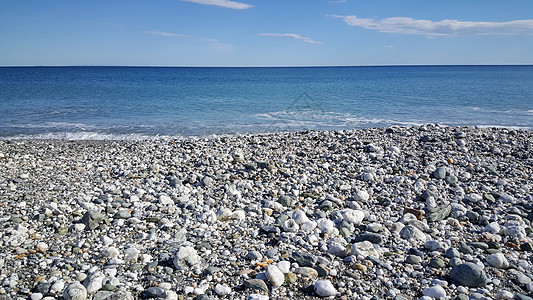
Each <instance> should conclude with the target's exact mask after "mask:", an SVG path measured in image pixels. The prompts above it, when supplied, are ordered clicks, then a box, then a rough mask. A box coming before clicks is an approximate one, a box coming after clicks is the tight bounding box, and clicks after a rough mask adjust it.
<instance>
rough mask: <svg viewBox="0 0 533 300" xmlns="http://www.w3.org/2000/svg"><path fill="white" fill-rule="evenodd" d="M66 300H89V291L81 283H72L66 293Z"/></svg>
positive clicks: (64, 296) (64, 292)
mask: <svg viewBox="0 0 533 300" xmlns="http://www.w3.org/2000/svg"><path fill="white" fill-rule="evenodd" d="M63 298H64V299H65V300H85V299H87V289H85V287H84V286H83V285H81V284H80V283H79V282H74V283H71V284H70V285H69V286H68V287H67V288H66V289H65V290H64V291H63Z"/></svg>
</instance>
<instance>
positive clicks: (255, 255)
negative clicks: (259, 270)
mask: <svg viewBox="0 0 533 300" xmlns="http://www.w3.org/2000/svg"><path fill="white" fill-rule="evenodd" d="M245 258H246V259H247V260H261V259H263V254H261V252H259V251H249V252H248V253H247V254H246V256H245Z"/></svg>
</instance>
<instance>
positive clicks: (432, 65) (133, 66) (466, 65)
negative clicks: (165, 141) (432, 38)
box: [0, 63, 533, 68]
mask: <svg viewBox="0 0 533 300" xmlns="http://www.w3.org/2000/svg"><path fill="white" fill-rule="evenodd" d="M439 66H442V67H445V66H448V67H453V66H458V67H459V66H464V67H468V66H471V67H483V66H495V67H496V66H502V67H505V66H533V63H529V64H368V65H366V64H363V65H274V66H268V65H255V66H254V65H250V66H240V65H228V66H216V65H205V66H203V65H197V66H187V65H0V68H48V67H50V68H69V67H108V68H109V67H118V68H120V67H124V68H343V67H345V68H353V67H439Z"/></svg>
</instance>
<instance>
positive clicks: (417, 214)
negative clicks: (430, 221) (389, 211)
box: [403, 207, 424, 220]
mask: <svg viewBox="0 0 533 300" xmlns="http://www.w3.org/2000/svg"><path fill="white" fill-rule="evenodd" d="M403 214H404V215H405V214H412V215H414V216H415V217H416V218H417V219H418V220H422V219H423V218H424V212H423V211H421V210H418V209H414V208H410V207H406V208H404V209H403Z"/></svg>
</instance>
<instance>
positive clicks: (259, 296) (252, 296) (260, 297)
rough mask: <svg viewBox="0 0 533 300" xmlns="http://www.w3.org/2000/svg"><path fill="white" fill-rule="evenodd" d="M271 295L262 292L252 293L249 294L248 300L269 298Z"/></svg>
mask: <svg viewBox="0 0 533 300" xmlns="http://www.w3.org/2000/svg"><path fill="white" fill-rule="evenodd" d="M268 299H269V297H268V296H267V295H261V294H251V295H248V298H246V300H268Z"/></svg>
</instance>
